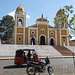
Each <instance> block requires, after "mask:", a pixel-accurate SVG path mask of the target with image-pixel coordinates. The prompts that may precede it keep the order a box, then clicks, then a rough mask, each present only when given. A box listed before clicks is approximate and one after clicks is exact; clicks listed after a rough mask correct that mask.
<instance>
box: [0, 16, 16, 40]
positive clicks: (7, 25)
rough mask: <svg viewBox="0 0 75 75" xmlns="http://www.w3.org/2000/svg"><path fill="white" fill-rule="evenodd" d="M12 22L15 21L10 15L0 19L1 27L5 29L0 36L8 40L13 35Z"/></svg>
mask: <svg viewBox="0 0 75 75" xmlns="http://www.w3.org/2000/svg"><path fill="white" fill-rule="evenodd" d="M14 24H15V21H14V20H13V17H12V16H9V15H6V16H3V18H2V20H1V26H3V28H4V29H5V31H4V32H6V33H5V35H4V36H3V37H2V39H3V40H9V39H11V38H12V37H13V32H14Z"/></svg>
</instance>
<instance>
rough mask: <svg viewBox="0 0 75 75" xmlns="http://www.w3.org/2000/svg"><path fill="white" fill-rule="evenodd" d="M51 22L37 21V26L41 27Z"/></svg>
mask: <svg viewBox="0 0 75 75" xmlns="http://www.w3.org/2000/svg"><path fill="white" fill-rule="evenodd" d="M48 23H49V22H42V21H36V24H37V25H39V24H41V25H48Z"/></svg>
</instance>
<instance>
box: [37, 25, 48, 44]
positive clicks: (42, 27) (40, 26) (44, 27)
mask: <svg viewBox="0 0 75 75" xmlns="http://www.w3.org/2000/svg"><path fill="white" fill-rule="evenodd" d="M41 29H44V33H41ZM40 35H45V36H46V40H45V41H46V42H45V44H48V41H47V40H48V38H47V36H48V34H47V25H38V44H40Z"/></svg>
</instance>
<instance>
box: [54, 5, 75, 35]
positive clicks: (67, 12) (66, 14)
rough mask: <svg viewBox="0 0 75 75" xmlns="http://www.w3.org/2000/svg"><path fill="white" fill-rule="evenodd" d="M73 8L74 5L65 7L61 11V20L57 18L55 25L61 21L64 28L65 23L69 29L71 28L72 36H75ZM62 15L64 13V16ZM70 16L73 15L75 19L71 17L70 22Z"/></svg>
mask: <svg viewBox="0 0 75 75" xmlns="http://www.w3.org/2000/svg"><path fill="white" fill-rule="evenodd" d="M72 8H73V7H72V5H70V6H64V8H63V9H60V11H59V15H60V17H61V19H60V20H59V18H58V17H55V18H54V24H56V22H58V21H60V22H61V23H62V27H63V26H64V22H65V23H66V24H67V25H68V27H69V28H70V32H71V34H73V35H74V36H75V14H73V10H72ZM62 13H64V16H63V15H62ZM70 14H73V17H71V19H70V20H69V17H70ZM65 20H67V21H65ZM58 26H60V23H59V24H58ZM62 27H61V28H62Z"/></svg>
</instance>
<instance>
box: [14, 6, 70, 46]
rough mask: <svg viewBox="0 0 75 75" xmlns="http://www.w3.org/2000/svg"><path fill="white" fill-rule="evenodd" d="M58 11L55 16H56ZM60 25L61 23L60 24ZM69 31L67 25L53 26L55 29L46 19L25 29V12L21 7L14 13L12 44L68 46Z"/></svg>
mask: <svg viewBox="0 0 75 75" xmlns="http://www.w3.org/2000/svg"><path fill="white" fill-rule="evenodd" d="M58 14H59V11H58V12H57V14H56V17H59V16H58ZM60 24H61V23H60ZM68 33H69V31H68V29H67V25H66V24H64V27H63V28H61V27H60V26H58V25H57V23H56V24H55V27H52V26H50V25H49V21H48V20H47V19H46V18H43V14H42V16H41V18H38V19H37V20H36V23H35V24H34V25H31V26H28V27H26V12H25V10H24V8H23V7H22V6H19V7H18V8H17V9H16V12H15V26H14V43H15V44H22V45H32V44H33V45H59V46H64V45H65V46H69V37H68V36H69V35H68Z"/></svg>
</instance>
